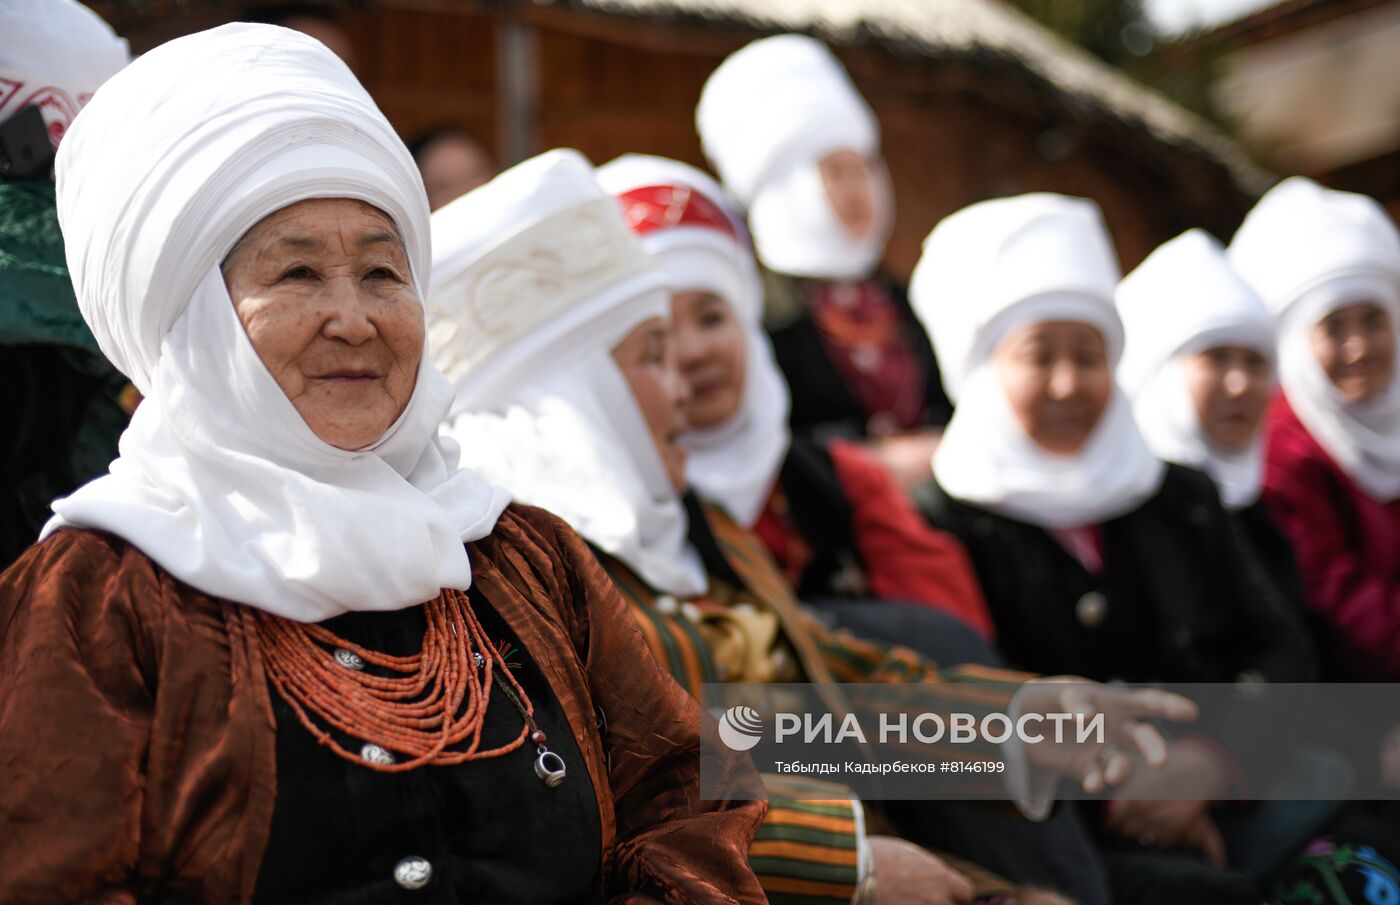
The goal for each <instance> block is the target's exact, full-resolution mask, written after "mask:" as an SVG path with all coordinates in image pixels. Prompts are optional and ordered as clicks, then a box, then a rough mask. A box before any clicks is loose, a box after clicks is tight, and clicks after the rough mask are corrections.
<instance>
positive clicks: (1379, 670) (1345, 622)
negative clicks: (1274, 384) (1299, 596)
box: [1264, 394, 1400, 681]
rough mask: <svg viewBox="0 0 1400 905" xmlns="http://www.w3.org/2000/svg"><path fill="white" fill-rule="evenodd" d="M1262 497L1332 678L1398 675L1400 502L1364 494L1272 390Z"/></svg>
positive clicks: (1384, 678) (1391, 678) (1398, 677)
mask: <svg viewBox="0 0 1400 905" xmlns="http://www.w3.org/2000/svg"><path fill="white" fill-rule="evenodd" d="M1267 447H1268V454H1267V463H1266V466H1265V472H1264V500H1265V502H1266V503H1267V504H1268V506H1269V510H1270V512H1271V513H1272V514H1273V517H1274V520H1275V521H1276V522H1277V523H1278V526H1279V528H1280V529H1282V531H1283V533H1284V534H1285V535H1286V536H1287V537H1288V539H1289V541H1290V542H1291V543H1292V545H1293V551H1294V553H1295V554H1296V555H1297V558H1298V567H1299V570H1300V571H1301V572H1302V575H1303V585H1304V588H1305V590H1306V593H1307V599H1308V607H1309V609H1310V610H1311V611H1312V613H1313V615H1314V616H1315V617H1317V619H1318V620H1319V621H1320V622H1321V623H1322V624H1323V626H1324V628H1325V631H1326V633H1327V634H1328V636H1329V637H1328V638H1326V639H1324V644H1323V650H1324V657H1325V660H1326V661H1328V662H1329V666H1331V667H1332V669H1333V670H1334V671H1335V672H1337V673H1339V674H1340V675H1338V676H1337V677H1338V678H1347V679H1356V680H1369V681H1395V680H1400V500H1393V501H1391V502H1389V503H1384V502H1381V501H1379V500H1377V499H1375V498H1374V497H1371V496H1369V495H1367V494H1366V493H1365V492H1364V491H1362V490H1361V489H1360V488H1359V487H1357V486H1356V484H1355V483H1353V482H1352V480H1351V478H1350V477H1348V476H1347V474H1346V472H1344V471H1343V470H1342V469H1341V467H1340V466H1338V465H1337V463H1336V462H1334V461H1333V460H1332V457H1331V456H1329V455H1328V454H1327V453H1326V451H1324V450H1323V448H1322V446H1321V445H1319V444H1318V442H1317V441H1316V440H1314V439H1313V437H1312V435H1311V434H1309V433H1308V430H1307V428H1305V427H1304V426H1303V424H1302V422H1300V421H1299V420H1298V416H1297V415H1296V414H1294V412H1293V409H1292V408H1291V407H1290V406H1289V404H1288V401H1287V400H1286V399H1284V398H1283V395H1282V394H1280V395H1279V397H1278V398H1277V399H1276V400H1275V402H1274V405H1273V408H1272V410H1271V411H1270V414H1269V438H1268V444H1267Z"/></svg>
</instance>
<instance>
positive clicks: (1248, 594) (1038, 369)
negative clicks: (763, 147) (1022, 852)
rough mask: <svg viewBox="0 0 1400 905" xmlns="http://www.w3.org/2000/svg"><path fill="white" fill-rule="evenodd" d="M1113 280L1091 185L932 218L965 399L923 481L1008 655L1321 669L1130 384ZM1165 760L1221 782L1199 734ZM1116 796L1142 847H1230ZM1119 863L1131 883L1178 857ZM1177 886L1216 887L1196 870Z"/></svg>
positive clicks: (1278, 676) (1084, 663) (1202, 825)
mask: <svg viewBox="0 0 1400 905" xmlns="http://www.w3.org/2000/svg"><path fill="white" fill-rule="evenodd" d="M1118 281H1119V272H1118V267H1117V262H1116V258H1115V256H1114V254H1113V249H1112V247H1111V245H1110V242H1109V238H1108V234H1107V231H1106V230H1105V228H1104V226H1103V222H1102V218H1101V216H1100V214H1099V211H1098V208H1097V207H1096V206H1095V205H1094V204H1093V203H1092V202H1090V201H1087V200H1084V199H1078V198H1066V197H1063V196H1059V195H1049V194H1033V195H1023V196H1019V197H1015V198H1005V199H998V200H993V201H986V202H981V203H979V204H975V205H972V206H971V207H968V208H965V209H964V210H962V211H959V212H958V213H956V214H953V215H952V216H950V217H948V218H946V219H945V220H943V221H942V222H941V223H939V224H938V226H937V227H936V228H935V229H934V230H933V232H932V233H931V234H930V235H929V237H928V239H927V240H926V242H925V244H924V254H923V257H922V259H921V260H920V262H919V265H918V268H917V269H916V271H915V279H914V283H913V287H912V293H913V295H912V297H913V301H914V305H915V310H916V311H917V312H918V314H919V316H920V318H921V319H922V320H923V322H924V325H925V327H926V328H927V329H928V331H929V334H930V336H931V337H932V339H933V342H934V343H935V345H936V347H937V349H938V352H939V359H940V360H941V361H942V362H943V363H944V365H945V370H944V376H945V379H946V380H947V385H948V387H949V390H950V391H951V392H952V393H953V396H954V398H955V400H956V401H957V409H956V410H955V412H954V415H953V419H952V421H951V422H950V423H949V425H948V429H947V432H946V434H945V435H944V438H943V442H942V444H941V446H940V447H939V449H938V452H937V454H936V455H935V457H934V459H933V475H932V480H930V481H928V482H927V483H926V484H925V485H924V486H923V487H922V488H920V490H919V492H918V496H919V498H920V500H921V502H922V504H923V507H924V510H925V513H926V514H927V516H928V517H929V519H930V521H932V522H933V523H934V524H935V525H938V526H940V527H943V528H945V529H947V530H950V531H952V532H953V533H954V534H955V535H957V536H958V537H959V538H961V539H962V541H963V542H964V544H966V545H967V547H968V550H969V552H970V553H971V555H972V559H973V564H974V566H975V568H976V569H977V573H978V577H979V578H980V580H981V582H982V588H983V591H984V592H985V593H986V596H987V603H988V605H989V607H990V609H991V613H992V618H993V620H994V621H995V624H996V631H997V639H998V643H999V645H1000V647H1001V649H1002V651H1003V652H1004V653H1005V654H1006V655H1007V657H1008V659H1009V660H1010V661H1011V663H1012V664H1013V665H1016V666H1019V667H1021V668H1025V669H1030V670H1033V671H1038V672H1053V673H1062V672H1070V673H1075V674H1080V675H1085V676H1088V677H1089V678H1093V679H1099V680H1109V679H1122V680H1126V681H1129V682H1163V681H1165V682H1235V681H1240V680H1250V681H1253V680H1258V679H1268V680H1274V681H1301V680H1306V679H1307V678H1309V677H1310V676H1311V675H1312V667H1311V664H1312V654H1311V650H1310V648H1309V645H1308V639H1307V637H1306V634H1305V631H1304V629H1303V626H1302V624H1301V617H1300V616H1299V615H1298V614H1295V613H1291V612H1288V611H1286V609H1285V608H1283V607H1281V606H1278V605H1277V604H1278V598H1277V595H1276V594H1263V593H1260V589H1259V588H1256V587H1253V586H1251V584H1250V580H1249V578H1247V577H1246V576H1247V575H1248V573H1249V570H1248V569H1246V568H1245V567H1244V563H1245V559H1244V553H1243V551H1242V549H1241V547H1240V545H1239V542H1238V540H1237V538H1236V536H1235V534H1234V531H1233V528H1232V526H1231V523H1230V521H1229V519H1228V517H1227V515H1226V513H1225V511H1224V510H1223V509H1222V507H1221V505H1220V502H1219V499H1218V497H1217V494H1216V491H1215V487H1214V486H1213V484H1212V483H1211V481H1210V479H1209V478H1208V477H1206V476H1205V475H1202V474H1200V473H1198V472H1196V471H1193V470H1190V469H1186V468H1182V467H1180V466H1176V465H1164V464H1163V463H1162V462H1161V460H1159V459H1158V458H1157V457H1156V456H1154V455H1153V453H1152V451H1151V450H1150V448H1149V447H1148V446H1147V444H1146V443H1145V442H1144V441H1143V438H1142V435H1141V433H1139V431H1138V427H1137V425H1136V424H1135V423H1134V420H1133V413H1132V409H1131V407H1130V405H1129V403H1128V401H1127V399H1126V398H1125V397H1124V395H1123V393H1122V392H1121V391H1120V390H1119V389H1118V388H1117V385H1116V383H1115V380H1114V373H1113V371H1114V367H1115V365H1116V364H1117V362H1118V359H1119V355H1120V351H1121V349H1122V346H1123V330H1122V325H1121V323H1120V321H1119V318H1118V315H1117V313H1116V311H1115V309H1114V303H1113V293H1114V289H1115V287H1116V286H1117V284H1118ZM1178 755H1179V756H1178ZM1169 769H1170V770H1180V771H1183V775H1193V776H1197V777H1199V778H1200V781H1204V780H1209V782H1208V783H1207V784H1206V786H1207V787H1208V788H1209V787H1211V785H1212V784H1214V785H1216V786H1217V788H1216V792H1217V794H1218V795H1223V794H1224V793H1225V787H1224V786H1223V785H1219V783H1221V782H1222V781H1223V780H1224V778H1225V776H1226V772H1225V764H1224V763H1223V762H1221V761H1219V759H1218V758H1216V757H1214V755H1213V754H1212V753H1211V752H1208V751H1205V750H1204V749H1202V748H1198V747H1196V746H1194V745H1190V744H1180V743H1175V744H1174V745H1173V761H1172V765H1171V766H1170V767H1169ZM1198 787H1199V786H1198ZM1178 797H1180V796H1178ZM1202 797H1203V798H1208V797H1214V796H1210V795H1206V796H1202ZM1110 813H1111V814H1112V820H1111V821H1110V826H1111V828H1113V829H1116V830H1118V831H1119V832H1121V833H1123V834H1124V835H1126V836H1129V837H1131V838H1132V839H1133V840H1135V841H1137V842H1139V843H1141V844H1142V845H1144V846H1146V847H1149V848H1151V847H1171V848H1188V849H1196V850H1198V851H1200V852H1201V853H1202V854H1203V855H1204V856H1205V857H1206V858H1209V859H1212V860H1215V861H1217V862H1218V861H1219V859H1221V858H1222V857H1223V851H1222V845H1221V842H1220V836H1219V833H1218V832H1217V831H1216V830H1215V828H1214V824H1213V823H1212V821H1211V816H1210V814H1209V813H1208V812H1207V811H1205V810H1204V803H1203V802H1189V801H1187V802H1165V803H1163V802H1141V801H1136V802H1131V801H1120V802H1116V803H1115V808H1114V809H1113V810H1112V811H1111V812H1110ZM1119 864H1120V865H1121V862H1120V863H1119ZM1109 866H1110V873H1111V876H1112V877H1113V879H1114V882H1115V886H1116V887H1117V894H1116V897H1121V898H1122V899H1123V900H1124V901H1133V898H1134V895H1135V893H1141V892H1144V891H1146V890H1145V889H1144V886H1143V884H1152V883H1158V882H1164V881H1165V880H1167V879H1170V877H1171V876H1172V875H1171V874H1167V875H1164V876H1162V877H1158V876H1157V875H1155V874H1154V873H1153V872H1150V871H1146V872H1144V871H1136V870H1126V871H1125V870H1119V869H1115V862H1113V861H1110V865H1109ZM1177 899H1178V900H1179V901H1201V902H1205V901H1217V900H1216V899H1211V898H1209V897H1208V896H1207V895H1206V894H1205V891H1204V890H1203V889H1201V888H1195V887H1191V888H1187V889H1184V890H1182V891H1181V894H1180V895H1178V896H1177ZM1245 899H1246V900H1247V899H1248V895H1246V896H1245ZM1225 900H1226V901H1228V900H1229V899H1225ZM1237 900H1238V899H1237ZM1256 900H1257V899H1256Z"/></svg>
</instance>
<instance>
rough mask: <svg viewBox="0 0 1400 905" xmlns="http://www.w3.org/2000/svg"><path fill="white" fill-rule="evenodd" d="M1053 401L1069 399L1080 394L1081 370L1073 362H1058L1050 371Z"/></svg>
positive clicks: (1050, 387) (1050, 389)
mask: <svg viewBox="0 0 1400 905" xmlns="http://www.w3.org/2000/svg"><path fill="white" fill-rule="evenodd" d="M1048 389H1049V391H1050V398H1051V399H1069V398H1071V397H1072V396H1074V395H1075V393H1077V392H1079V369H1078V368H1077V367H1075V366H1074V364H1073V362H1068V361H1064V362H1057V363H1056V364H1055V365H1053V366H1052V368H1051V370H1050V385H1049V387H1048Z"/></svg>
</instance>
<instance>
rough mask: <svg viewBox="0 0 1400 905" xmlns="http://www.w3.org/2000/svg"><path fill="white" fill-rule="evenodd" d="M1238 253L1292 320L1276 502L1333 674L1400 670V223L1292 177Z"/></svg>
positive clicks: (1269, 496) (1236, 244) (1270, 492)
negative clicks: (1398, 357)
mask: <svg viewBox="0 0 1400 905" xmlns="http://www.w3.org/2000/svg"><path fill="white" fill-rule="evenodd" d="M1230 262H1231V263H1232V264H1233V265H1234V266H1235V269H1236V270H1237V271H1238V272H1239V273H1240V275H1241V276H1243V277H1244V278H1245V280H1246V281H1248V282H1249V284H1250V285H1251V286H1253V287H1254V289H1255V291H1257V292H1258V293H1259V295H1260V297H1261V298H1263V300H1264V303H1265V304H1266V305H1267V306H1268V308H1269V310H1270V311H1271V312H1272V313H1273V315H1274V317H1275V319H1276V321H1277V324H1278V331H1279V347H1278V359H1279V383H1280V384H1281V386H1282V389H1283V392H1282V394H1281V396H1280V398H1279V399H1278V402H1277V404H1276V405H1275V406H1274V407H1273V410H1272V412H1271V415H1270V422H1269V434H1268V453H1267V465H1266V467H1265V472H1264V500H1265V502H1266V503H1267V504H1268V505H1269V507H1270V510H1271V511H1272V513H1273V515H1274V517H1275V518H1276V519H1278V521H1279V525H1280V527H1281V528H1282V529H1283V531H1284V533H1285V534H1286V535H1287V536H1288V538H1289V540H1290V541H1292V544H1293V549H1294V552H1295V553H1296V554H1297V557H1298V565H1299V567H1300V568H1301V570H1302V573H1303V581H1304V589H1305V592H1306V595H1307V600H1308V605H1309V608H1310V609H1311V611H1312V612H1313V613H1314V614H1315V615H1316V616H1317V617H1318V618H1319V620H1320V621H1321V622H1322V623H1323V624H1324V625H1325V627H1326V630H1327V637H1326V639H1325V640H1324V656H1325V666H1326V668H1327V672H1328V673H1330V674H1332V675H1334V676H1337V677H1341V678H1348V679H1352V680H1357V681H1363V680H1364V681H1394V680H1396V679H1400V376H1397V373H1396V371H1397V367H1396V354H1397V348H1400V233H1397V231H1396V227H1395V223H1394V221H1393V220H1391V218H1390V215H1389V214H1387V213H1386V211H1385V210H1384V209H1383V208H1382V207H1381V206H1380V205H1379V204H1377V203H1376V202H1375V201H1374V200H1373V199H1371V198H1367V197H1365V196H1364V195H1354V194H1351V193H1349V192H1336V191H1332V190H1330V189H1325V188H1323V187H1322V186H1320V185H1318V184H1317V183H1315V182H1312V181H1310V180H1307V179H1303V178H1293V179H1287V180H1284V181H1283V182H1281V183H1280V184H1279V185H1277V186H1275V187H1274V188H1273V189H1271V190H1270V191H1269V192H1268V193H1266V194H1265V195H1264V197H1263V198H1261V199H1260V200H1259V203H1258V205H1256V206H1255V208H1254V210H1252V211H1250V213H1249V216H1247V217H1246V218H1245V221H1244V223H1243V225H1241V226H1240V229H1239V231H1238V232H1237V233H1236V234H1235V238H1234V240H1233V241H1232V242H1231V243H1230Z"/></svg>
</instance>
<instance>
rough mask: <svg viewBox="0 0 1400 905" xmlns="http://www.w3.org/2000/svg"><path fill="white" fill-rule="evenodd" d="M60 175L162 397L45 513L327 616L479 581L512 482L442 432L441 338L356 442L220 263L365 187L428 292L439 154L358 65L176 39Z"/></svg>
mask: <svg viewBox="0 0 1400 905" xmlns="http://www.w3.org/2000/svg"><path fill="white" fill-rule="evenodd" d="M57 178H58V213H59V220H60V223H61V224H62V226H63V232H64V240H65V243H66V246H67V254H68V267H69V271H70V273H71V274H72V277H73V283H74V288H75V289H76V291H77V297H78V303H79V306H80V307H81V308H82V312H83V317H84V318H85V319H86V320H87V322H88V324H89V326H90V327H91V328H92V332H93V335H94V336H95V337H96V338H97V341H98V343H99V344H100V346H101V347H102V350H103V352H104V353H106V355H107V357H108V358H110V359H111V360H112V362H113V364H115V365H116V366H117V367H118V368H119V369H121V371H122V372H123V373H125V374H126V375H127V376H128V377H130V378H131V380H132V381H133V382H134V383H135V384H136V386H137V388H138V389H140V390H141V392H142V394H143V395H144V396H145V397H146V398H145V401H144V402H143V403H142V404H141V406H140V408H139V409H138V410H137V412H136V415H135V417H134V418H133V419H132V422H131V425H130V427H129V428H128V429H127V431H126V433H124V434H123V435H122V438H121V447H120V448H121V456H120V458H118V459H117V460H116V461H115V462H113V463H112V467H111V473H110V474H109V475H107V476H105V477H102V478H99V479H97V480H96V481H93V482H92V483H90V484H88V485H87V486H85V487H83V488H82V489H80V490H78V491H77V492H76V493H74V494H73V495H72V496H70V497H68V498H67V499H64V500H60V501H58V502H56V503H55V504H54V511H55V512H56V513H57V515H55V517H54V518H53V519H52V520H51V521H50V522H49V524H48V525H47V526H46V527H45V529H44V532H45V534H48V533H50V532H52V531H54V530H55V529H57V528H60V527H63V526H65V525H74V526H79V527H86V528H97V529H101V530H105V531H110V532H112V533H114V534H117V535H119V536H121V537H123V538H125V539H126V540H128V541H130V542H131V543H132V544H134V545H136V546H137V547H139V548H140V549H141V550H142V551H143V552H145V553H146V554H147V555H149V556H151V557H152V558H153V559H154V560H155V561H156V562H157V563H159V564H160V565H161V566H162V567H163V568H165V569H166V570H167V571H169V572H170V573H171V574H173V575H174V576H175V577H176V578H178V579H180V580H181V581H184V582H186V583H188V584H190V585H192V586H193V587H195V588H198V589H199V590H201V591H204V592H206V593H209V594H213V595H215V596H219V597H225V598H228V599H230V600H234V601H238V602H240V603H245V604H248V605H250V606H254V607H257V608H260V609H264V610H267V611H268V612H271V613H275V614H278V615H281V616H286V617H288V618H292V619H296V620H299V621H305V622H311V621H319V620H323V619H327V618H330V617H332V616H335V615H337V614H339V613H342V612H345V611H348V610H395V609H401V608H403V607H407V606H411V605H414V604H417V603H421V602H423V601H425V600H430V599H432V598H433V597H435V596H437V594H438V593H439V592H440V590H441V589H442V588H458V589H464V588H466V587H468V586H469V585H470V583H471V566H470V562H469V561H468V557H467V553H466V550H465V548H464V546H463V542H464V541H470V540H476V539H478V538H481V537H484V536H486V535H487V534H488V533H490V531H491V529H492V527H493V526H494V525H495V522H496V518H497V517H498V516H499V514H500V512H501V510H502V509H503V508H504V506H505V504H506V502H507V499H508V498H507V497H506V495H505V494H504V493H503V492H502V491H500V489H499V488H493V487H491V486H490V485H488V484H486V483H485V482H484V481H482V480H481V479H480V478H478V477H477V476H475V475H474V474H472V473H471V472H458V471H457V468H456V465H457V454H456V453H457V451H456V448H455V447H454V446H452V445H451V444H444V443H439V442H438V441H437V439H436V432H437V424H438V422H439V421H440V420H441V418H442V416H443V415H444V414H445V413H446V410H447V405H448V403H449V402H450V400H451V393H452V390H451V387H450V386H449V385H448V383H447V381H445V380H444V379H443V377H442V375H441V374H439V373H438V372H437V371H435V370H434V369H433V368H432V367H431V366H430V365H429V364H428V363H427V361H426V348H425V355H424V361H423V363H422V364H421V365H420V367H419V369H418V378H417V384H416V385H415V388H414V393H413V397H412V400H411V401H410V402H409V404H408V406H407V407H406V409H405V410H404V412H403V414H402V415H401V416H400V417H399V419H398V421H397V423H395V424H394V425H393V426H392V427H390V428H389V429H388V430H387V431H386V432H385V434H384V435H383V436H382V437H381V438H380V439H379V440H378V441H376V442H375V443H373V444H371V445H370V446H368V447H366V448H365V449H362V450H358V451H354V452H347V451H345V450H341V449H337V448H335V447H332V446H330V445H329V444H327V443H325V442H324V441H322V440H321V439H319V438H318V437H317V436H316V435H315V434H314V433H313V432H312V431H311V429H310V428H309V427H308V426H307V424H306V422H305V421H304V420H302V418H301V416H300V415H299V414H298V413H297V411H296V409H295V408H294V407H293V406H292V403H291V402H290V400H288V399H287V397H286V395H285V394H284V393H283V392H282V390H281V389H280V388H279V387H278V386H277V383H276V381H275V380H274V379H273V378H272V376H271V375H270V374H269V373H268V371H267V369H266V368H265V367H264V366H263V365H262V362H261V360H260V359H259V358H258V355H257V352H256V351H254V349H253V347H252V344H251V343H250V342H249V341H248V338H247V334H246V333H245V332H244V330H243V327H242V325H241V324H240V323H239V321H238V318H237V315H236V313H235V312H234V307H233V302H232V301H231V299H230V298H229V295H228V291H227V289H226V288H225V286H224V281H223V277H222V275H221V273H220V270H219V263H220V261H221V260H222V259H223V258H224V256H225V255H227V254H228V252H229V251H230V250H231V249H232V248H233V246H234V245H235V244H236V242H237V241H238V240H239V238H240V237H242V236H243V235H244V234H245V233H246V232H247V231H248V230H249V229H250V228H251V227H253V226H254V225H255V224H257V223H258V221H260V220H261V219H262V218H263V217H265V216H267V215H268V214H271V213H273V212H275V211H277V210H279V209H281V208H283V207H286V206H288V205H290V204H293V203H295V202H297V201H302V200H305V199H308V198H354V199H358V200H361V201H365V202H367V203H369V204H372V205H374V206H375V207H377V208H379V209H380V210H382V211H384V212H385V213H386V214H388V215H389V216H390V217H391V218H392V219H393V221H394V223H395V224H396V225H397V226H398V228H399V230H400V231H401V233H402V235H403V239H404V242H405V245H406V248H407V252H408V258H409V262H410V265H411V266H412V268H413V273H414V279H415V280H416V281H417V285H418V286H419V289H420V296H421V294H422V291H423V290H424V289H426V282H427V280H426V278H427V273H426V268H427V262H428V259H429V251H428V234H427V228H426V227H427V217H428V210H427V200H426V198H425V196H424V194H423V187H422V183H421V181H420V180H419V177H418V171H417V168H416V167H414V165H413V161H412V159H411V158H410V157H409V155H408V151H407V150H406V149H405V148H404V146H403V143H402V142H401V141H399V139H398V137H397V136H396V135H395V134H394V131H393V129H392V128H391V127H390V126H389V123H388V122H387V121H386V120H385V119H384V117H383V116H382V115H381V114H380V112H379V110H378V109H377V108H376V107H375V106H374V103H373V102H372V101H371V100H370V98H369V96H368V95H367V94H365V92H364V90H363V89H362V88H361V87H360V86H359V83H357V82H356V81H355V78H354V76H352V75H351V74H350V71H349V70H348V69H346V68H345V64H343V63H342V62H341V61H340V60H339V59H338V58H336V56H335V55H334V54H332V53H331V52H330V51H328V50H327V49H326V48H325V47H324V46H322V45H321V44H320V43H319V42H317V41H315V40H313V39H311V38H308V37H305V36H304V35H301V34H298V33H297V32H293V31H290V30H288V29H283V28H277V27H275V26H265V25H228V26H224V27H222V28H216V29H213V30H211V31H207V32H201V33H199V34H195V35H191V36H189V37H186V38H180V39H178V40H175V41H172V42H170V43H168V44H165V45H163V46H161V47H159V48H157V49H155V50H153V51H151V52H150V53H148V54H146V55H145V56H143V57H142V58H141V59H139V60H138V61H136V62H135V63H133V64H132V65H131V66H129V67H128V68H127V69H125V70H124V71H122V72H121V73H119V74H118V75H117V76H115V77H114V78H113V79H112V80H111V81H110V82H108V83H107V85H106V86H105V87H104V89H103V91H102V92H101V93H100V94H99V95H98V96H97V97H96V98H95V99H94V100H93V102H92V103H91V104H89V105H88V107H87V108H86V109H85V110H84V111H83V113H82V114H81V115H80V116H79V117H78V119H77V120H76V121H75V123H74V124H73V128H72V129H71V130H70V131H69V135H68V138H67V140H66V141H64V143H63V145H62V146H61V147H60V149H59V153H58V161H57ZM425 346H426V343H425Z"/></svg>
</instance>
